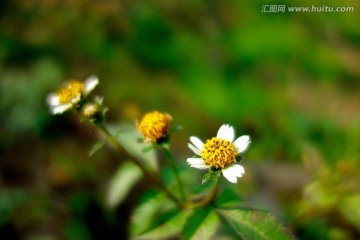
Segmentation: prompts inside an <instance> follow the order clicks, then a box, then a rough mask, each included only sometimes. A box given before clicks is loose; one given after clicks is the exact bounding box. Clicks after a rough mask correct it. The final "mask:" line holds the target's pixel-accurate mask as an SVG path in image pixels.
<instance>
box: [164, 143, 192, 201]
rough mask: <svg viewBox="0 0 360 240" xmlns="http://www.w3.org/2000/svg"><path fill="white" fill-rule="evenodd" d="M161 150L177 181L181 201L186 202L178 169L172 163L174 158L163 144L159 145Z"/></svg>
mask: <svg viewBox="0 0 360 240" xmlns="http://www.w3.org/2000/svg"><path fill="white" fill-rule="evenodd" d="M160 148H161V150H162V152H163V153H164V155H165V158H166V160H167V161H168V163H169V165H170V167H171V168H172V170H173V173H174V176H175V179H176V181H177V184H178V187H179V191H180V197H181V200H182V201H183V202H186V195H185V191H184V186H183V183H182V181H181V178H180V175H179V171H178V169H177V168H176V166H175V163H174V158H173V157H172V155H171V153H170V152H169V150H168V149H167V148H165V147H163V146H160Z"/></svg>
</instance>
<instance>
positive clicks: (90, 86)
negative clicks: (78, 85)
mask: <svg viewBox="0 0 360 240" xmlns="http://www.w3.org/2000/svg"><path fill="white" fill-rule="evenodd" d="M98 84H99V78H98V77H97V76H90V77H88V78H87V79H86V80H85V81H84V88H85V90H84V91H85V95H87V94H89V93H90V92H91V91H92V90H94V88H95V87H96V86H97V85H98Z"/></svg>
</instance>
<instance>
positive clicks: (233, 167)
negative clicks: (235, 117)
mask: <svg viewBox="0 0 360 240" xmlns="http://www.w3.org/2000/svg"><path fill="white" fill-rule="evenodd" d="M234 138H235V130H234V128H233V127H232V126H230V125H226V124H224V125H222V126H221V127H220V129H219V131H218V133H217V135H216V137H213V138H211V139H209V140H207V141H206V142H205V143H203V142H202V141H201V140H200V139H199V138H197V137H190V142H191V143H189V148H190V149H191V150H192V151H193V152H194V153H195V154H196V155H197V156H198V157H193V158H188V159H187V162H188V164H189V165H190V166H191V167H194V168H198V169H208V168H210V167H213V168H214V169H216V170H221V172H222V175H224V177H225V178H226V179H227V180H228V181H229V182H232V183H236V182H237V178H238V177H242V175H243V174H244V173H245V169H244V167H243V166H241V165H240V164H238V163H237V161H236V156H237V155H239V154H240V153H243V152H244V151H245V150H246V149H247V148H248V146H249V144H250V137H249V136H248V135H244V136H241V137H239V138H237V139H236V140H235V141H234Z"/></svg>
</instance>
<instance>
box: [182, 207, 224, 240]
mask: <svg viewBox="0 0 360 240" xmlns="http://www.w3.org/2000/svg"><path fill="white" fill-rule="evenodd" d="M218 224H219V218H218V216H217V215H216V214H215V212H214V211H213V209H212V208H211V207H203V208H197V209H196V210H195V212H194V213H193V214H191V215H190V216H189V217H188V219H187V222H186V224H185V226H184V229H183V237H182V239H183V240H189V239H192V240H197V239H202V240H207V239H211V237H212V236H213V235H214V234H215V233H216V231H217V226H218Z"/></svg>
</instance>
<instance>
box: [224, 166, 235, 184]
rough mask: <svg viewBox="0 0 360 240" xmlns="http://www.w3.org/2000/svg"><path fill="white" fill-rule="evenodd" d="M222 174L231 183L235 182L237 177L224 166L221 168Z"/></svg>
mask: <svg viewBox="0 0 360 240" xmlns="http://www.w3.org/2000/svg"><path fill="white" fill-rule="evenodd" d="M222 174H223V175H224V177H225V178H226V179H227V180H228V181H229V182H232V183H236V182H237V178H236V176H235V175H234V174H233V173H232V171H231V169H227V168H224V169H223V170H222Z"/></svg>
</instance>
